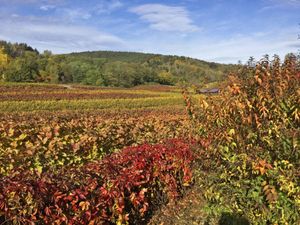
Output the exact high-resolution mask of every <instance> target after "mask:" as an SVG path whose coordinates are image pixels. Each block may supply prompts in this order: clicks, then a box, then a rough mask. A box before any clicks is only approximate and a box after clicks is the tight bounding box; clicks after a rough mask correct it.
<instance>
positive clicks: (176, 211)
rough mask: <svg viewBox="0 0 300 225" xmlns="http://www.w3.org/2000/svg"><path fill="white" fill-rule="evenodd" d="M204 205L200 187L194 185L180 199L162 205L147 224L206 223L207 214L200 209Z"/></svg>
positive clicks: (182, 224) (186, 224)
mask: <svg viewBox="0 0 300 225" xmlns="http://www.w3.org/2000/svg"><path fill="white" fill-rule="evenodd" d="M204 205H205V201H204V199H203V197H202V193H201V191H200V188H199V187H198V186H194V187H192V188H191V189H190V190H188V191H187V193H186V194H185V196H184V197H183V198H182V199H179V200H178V201H177V202H176V203H169V204H168V205H166V206H164V207H163V208H162V209H161V210H160V212H157V213H156V214H155V215H154V216H153V217H152V218H151V220H150V222H149V223H148V225H207V224H209V223H207V221H206V218H207V215H205V213H204V212H203V210H202V209H203V207H204Z"/></svg>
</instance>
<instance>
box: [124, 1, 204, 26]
mask: <svg viewBox="0 0 300 225" xmlns="http://www.w3.org/2000/svg"><path fill="white" fill-rule="evenodd" d="M130 12H133V13H136V14H137V15H139V16H140V18H141V19H142V20H144V21H147V22H149V23H150V27H151V28H152V29H155V30H159V31H179V32H194V31H198V30H199V27H197V26H196V25H194V24H193V21H192V20H191V19H190V17H189V13H188V11H187V10H186V9H185V8H184V7H179V6H168V5H162V4H145V5H140V6H137V7H133V8H131V9H130Z"/></svg>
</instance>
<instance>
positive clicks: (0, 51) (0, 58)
mask: <svg viewBox="0 0 300 225" xmlns="http://www.w3.org/2000/svg"><path fill="white" fill-rule="evenodd" d="M8 62H9V59H8V55H7V54H6V53H5V51H4V47H1V48H0V76H1V77H2V79H4V74H3V72H4V70H5V68H6V67H7V65H8Z"/></svg>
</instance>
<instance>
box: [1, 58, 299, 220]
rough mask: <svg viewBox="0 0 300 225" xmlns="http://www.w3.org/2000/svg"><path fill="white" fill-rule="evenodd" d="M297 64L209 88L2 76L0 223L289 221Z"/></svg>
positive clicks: (295, 198) (295, 170) (295, 166)
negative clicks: (215, 90)
mask: <svg viewBox="0 0 300 225" xmlns="http://www.w3.org/2000/svg"><path fill="white" fill-rule="evenodd" d="M298 63H299V62H297V61H296V59H295V58H287V59H286V60H285V61H284V62H283V63H282V64H280V63H279V59H278V58H275V59H274V61H272V64H271V66H270V65H269V62H268V61H262V62H261V63H258V64H257V66H256V68H252V67H244V68H243V69H244V70H243V71H241V72H239V71H237V72H236V74H232V75H231V76H229V77H228V80H226V81H224V82H223V83H222V84H221V86H222V91H221V93H220V94H217V95H196V94H193V93H191V92H190V91H187V90H186V89H184V90H181V89H179V88H178V87H171V86H161V85H154V86H144V85H143V86H138V87H135V88H129V89H126V88H99V87H92V86H83V85H65V84H60V85H53V84H26V83H20V84H18V83H2V84H1V85H0V90H1V94H0V99H1V101H0V163H1V166H0V184H1V186H0V224H120V225H122V224H212V225H219V224H292V225H294V224H295V225H298V224H299V221H300V214H299V210H300V183H299V181H300V179H299V178H300V173H299V171H300V164H299V162H300V161H299V159H300V153H299V146H300V145H299V141H300V140H299V136H300V130H299V121H300V119H299V118H300V114H299V112H300V109H299V105H300V91H299V75H300V73H299V67H298V66H297V65H299V64H298ZM213 85H214V86H215V85H216V84H213Z"/></svg>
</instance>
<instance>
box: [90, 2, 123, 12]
mask: <svg viewBox="0 0 300 225" xmlns="http://www.w3.org/2000/svg"><path fill="white" fill-rule="evenodd" d="M122 6H123V3H122V2H121V1H119V0H108V1H107V0H101V1H100V2H99V3H98V4H97V5H96V6H95V8H94V10H93V11H94V12H95V13H97V14H103V13H111V12H112V11H114V10H117V9H119V8H121V7H122Z"/></svg>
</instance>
